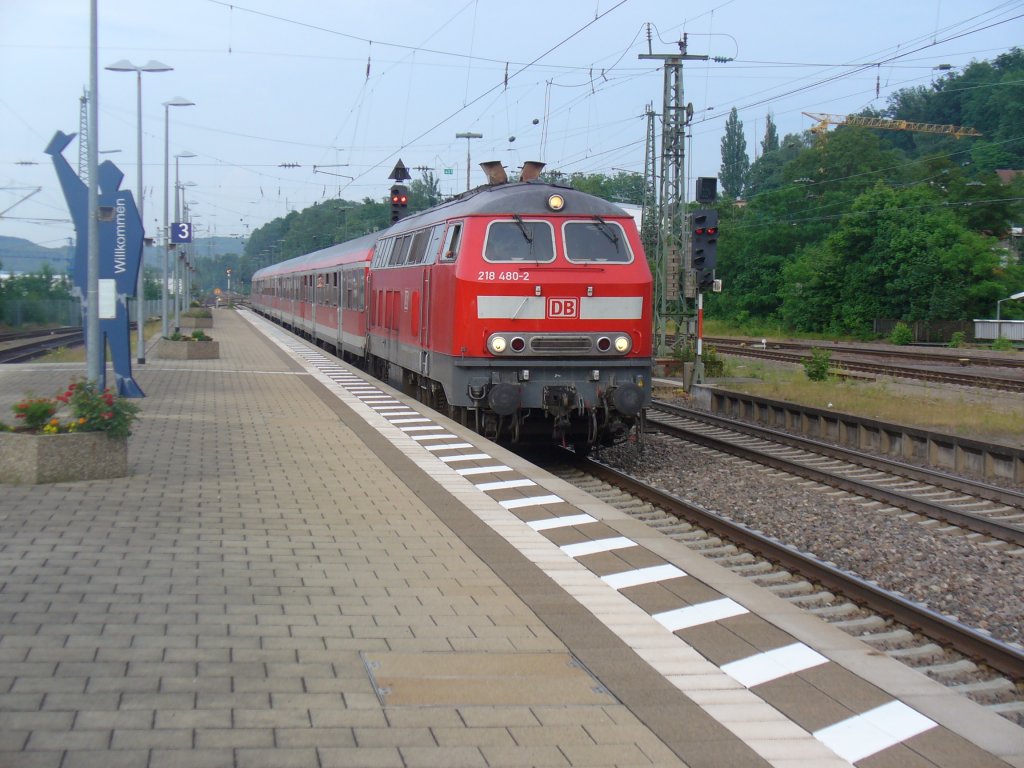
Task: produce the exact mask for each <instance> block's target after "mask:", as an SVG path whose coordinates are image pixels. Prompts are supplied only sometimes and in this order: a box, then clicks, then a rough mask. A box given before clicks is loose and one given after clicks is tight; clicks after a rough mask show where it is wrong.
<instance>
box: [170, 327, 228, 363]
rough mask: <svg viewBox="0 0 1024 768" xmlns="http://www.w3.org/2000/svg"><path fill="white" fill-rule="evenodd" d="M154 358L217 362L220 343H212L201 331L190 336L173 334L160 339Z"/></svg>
mask: <svg viewBox="0 0 1024 768" xmlns="http://www.w3.org/2000/svg"><path fill="white" fill-rule="evenodd" d="M156 356H157V357H159V358H161V359H163V360H217V359H218V358H219V357H220V342H217V341H214V340H213V339H211V338H210V337H209V336H207V335H206V334H205V333H203V332H202V331H201V330H196V331H192V335H191V336H182V335H181V334H180V333H175V334H174V335H172V336H164V337H163V338H162V339H160V341H159V342H158V343H157V346H156Z"/></svg>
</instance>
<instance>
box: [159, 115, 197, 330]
mask: <svg viewBox="0 0 1024 768" xmlns="http://www.w3.org/2000/svg"><path fill="white" fill-rule="evenodd" d="M192 106H195V102H194V101H189V100H188V99H183V98H181V97H180V96H175V97H174V98H173V99H171V100H170V101H165V102H164V279H163V287H162V289H161V291H160V302H161V303H160V314H161V324H160V325H161V332H162V333H163V335H164V336H167V330H168V329H167V320H168V318H167V278H168V276H169V275H168V272H169V271H170V270H169V269H168V263H169V262H170V259H171V224H170V222H169V221H168V220H167V217H168V211H167V208H168V204H169V202H170V196H171V193H170V189H169V187H170V165H171V163H170V154H171V132H170V130H171V118H170V112H171V107H192Z"/></svg>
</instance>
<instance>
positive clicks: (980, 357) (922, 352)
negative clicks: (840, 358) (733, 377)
mask: <svg viewBox="0 0 1024 768" xmlns="http://www.w3.org/2000/svg"><path fill="white" fill-rule="evenodd" d="M704 343H705V344H712V345H714V346H715V347H716V348H718V347H735V346H740V347H743V346H747V347H750V345H751V342H750V341H744V340H742V339H735V338H728V337H721V338H714V337H706V338H705V339H704ZM767 347H768V348H770V349H772V350H780V351H787V352H800V353H803V354H805V355H806V354H809V353H810V351H811V350H813V349H826V350H828V351H829V352H832V353H834V354H842V355H857V356H861V357H876V358H881V359H885V360H892V359H899V360H908V359H909V360H913V361H916V362H920V363H932V364H939V365H959V364H960V362H961V360H964V361H967V363H968V364H969V365H972V366H975V365H976V366H981V367H987V368H1024V359H1021V358H1020V357H1019V356H1016V357H1015V356H1008V355H999V354H991V353H988V352H985V351H981V350H977V349H967V348H965V349H956V350H954V349H949V348H945V351H937V350H936V349H935V348H934V347H932V348H927V347H919V346H912V345H910V346H904V347H899V348H897V349H893V348H892V347H885V346H879V345H870V344H864V345H858V344H847V343H844V344H841V345H840V344H828V343H827V342H826V343H818V344H810V343H807V342H799V341H773V342H771V344H769V345H767ZM761 348H762V346H761V344H757V343H754V345H753V349H755V350H756V349H761Z"/></svg>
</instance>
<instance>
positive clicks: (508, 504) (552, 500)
mask: <svg viewBox="0 0 1024 768" xmlns="http://www.w3.org/2000/svg"><path fill="white" fill-rule="evenodd" d="M560 501H562V497H561V496H555V495H554V494H550V495H548V496H527V497H526V498H524V499H509V500H508V501H499V502H498V503H499V504H501V506H503V507H504V508H505V509H522V508H523V507H539V506H541V505H543V504H557V503H558V502H560Z"/></svg>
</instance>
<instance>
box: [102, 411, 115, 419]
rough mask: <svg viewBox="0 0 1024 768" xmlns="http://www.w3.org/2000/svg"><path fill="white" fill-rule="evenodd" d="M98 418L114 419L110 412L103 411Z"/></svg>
mask: <svg viewBox="0 0 1024 768" xmlns="http://www.w3.org/2000/svg"><path fill="white" fill-rule="evenodd" d="M100 416H102V417H103V418H104V419H112V418H114V414H113V413H112V412H110V411H105V412H104V413H101V414H100Z"/></svg>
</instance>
